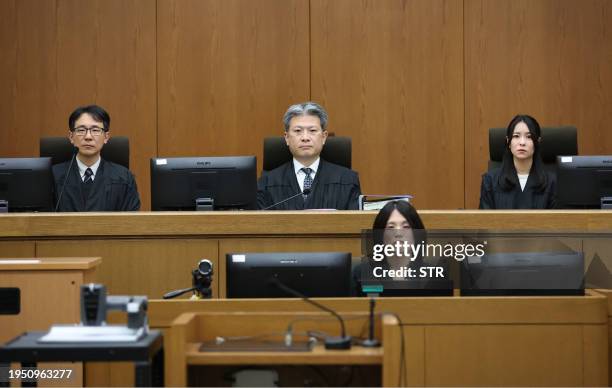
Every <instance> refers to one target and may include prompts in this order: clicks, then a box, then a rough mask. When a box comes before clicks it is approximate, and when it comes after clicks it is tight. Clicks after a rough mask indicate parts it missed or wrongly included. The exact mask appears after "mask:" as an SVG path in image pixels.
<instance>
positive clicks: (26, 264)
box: [0, 257, 102, 271]
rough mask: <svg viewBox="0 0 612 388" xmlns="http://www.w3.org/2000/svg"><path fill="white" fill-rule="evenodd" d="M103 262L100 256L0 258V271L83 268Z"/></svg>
mask: <svg viewBox="0 0 612 388" xmlns="http://www.w3.org/2000/svg"><path fill="white" fill-rule="evenodd" d="M101 262H102V258H100V257H40V258H31V259H24V258H19V259H8V258H1V259H0V271H25V270H72V269H77V270H82V269H91V268H94V267H96V266H98V265H99V264H100V263H101Z"/></svg>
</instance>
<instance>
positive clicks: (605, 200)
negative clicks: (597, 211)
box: [600, 197, 612, 209]
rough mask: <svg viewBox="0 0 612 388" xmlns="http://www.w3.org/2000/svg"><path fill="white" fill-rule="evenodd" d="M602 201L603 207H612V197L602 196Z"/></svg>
mask: <svg viewBox="0 0 612 388" xmlns="http://www.w3.org/2000/svg"><path fill="white" fill-rule="evenodd" d="M600 201H601V202H600V203H601V208H602V209H612V197H601V199H600Z"/></svg>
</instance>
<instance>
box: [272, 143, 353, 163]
mask: <svg viewBox="0 0 612 388" xmlns="http://www.w3.org/2000/svg"><path fill="white" fill-rule="evenodd" d="M321 158H322V159H325V160H326V161H328V162H330V163H335V164H339V165H340V166H344V167H346V168H349V169H350V168H351V138H350V137H343V136H329V137H328V138H327V140H326V141H325V145H324V146H323V150H321ZM291 159H292V156H291V152H289V147H287V143H286V142H285V138H284V137H282V136H275V137H266V138H265V139H264V149H263V170H264V171H270V170H273V169H275V168H276V167H280V166H281V165H283V164H284V163H287V162H288V161H290V160H291Z"/></svg>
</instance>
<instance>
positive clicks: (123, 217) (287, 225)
mask: <svg viewBox="0 0 612 388" xmlns="http://www.w3.org/2000/svg"><path fill="white" fill-rule="evenodd" d="M419 214H420V215H421V217H422V219H423V222H424V224H425V225H426V226H427V228H428V229H489V230H521V229H529V230H568V229H569V230H575V231H580V232H587V231H612V211H610V210H546V211H544V210H542V211H540V210H530V211H516V210H513V211H508V210H497V211H491V210H488V211H487V210H420V211H419ZM375 215H376V212H371V211H368V212H364V211H266V212H264V211H238V212H237V211H234V212H121V213H22V214H6V215H2V216H0V236H2V238H13V239H14V238H23V237H26V238H28V237H50V238H52V237H56V238H57V237H63V238H68V239H75V238H76V237H78V236H86V237H89V238H101V237H112V236H115V237H130V236H138V237H146V236H151V237H155V236H164V235H168V236H177V237H178V236H194V235H208V236H271V237H272V236H300V235H302V236H306V235H308V236H317V235H319V236H320V235H325V236H334V235H352V236H357V235H359V233H360V231H361V230H363V229H368V228H371V227H372V222H373V220H374V217H375Z"/></svg>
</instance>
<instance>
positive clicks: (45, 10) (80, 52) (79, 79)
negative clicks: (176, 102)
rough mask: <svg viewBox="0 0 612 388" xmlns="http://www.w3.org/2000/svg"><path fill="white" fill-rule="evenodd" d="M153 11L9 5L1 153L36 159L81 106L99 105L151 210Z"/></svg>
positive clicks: (51, 3)
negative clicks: (44, 139) (125, 142)
mask: <svg viewBox="0 0 612 388" xmlns="http://www.w3.org/2000/svg"><path fill="white" fill-rule="evenodd" d="M155 11H156V10H155V3H154V2H151V1H147V0H127V1H123V0H110V1H106V0H93V1H87V2H82V1H80V0H44V1H39V0H26V1H10V0H9V1H6V2H4V1H3V2H2V4H0V15H1V16H0V18H1V20H0V24H2V25H3V27H1V28H2V29H3V31H2V34H0V53H1V54H0V58H2V59H0V117H2V121H1V122H0V133H2V137H3V140H2V141H1V142H0V155H2V156H38V142H39V138H40V137H41V136H65V135H67V134H68V116H69V115H70V113H71V112H72V111H73V110H74V109H75V108H76V107H77V106H80V105H87V104H93V103H95V104H99V105H101V106H103V107H104V108H105V109H106V110H107V111H108V112H109V114H110V115H111V136H112V135H122V136H128V137H129V139H130V143H131V147H130V148H131V152H130V154H131V156H130V167H131V170H132V171H133V172H134V174H135V175H136V178H137V184H138V186H139V188H140V194H141V198H142V200H143V208H150V205H149V202H150V200H149V189H148V188H149V186H150V184H149V163H148V158H150V157H152V156H154V155H155V153H156V151H157V140H156V132H157V127H156V124H157V123H156V110H157V106H156V99H157V96H156V78H155V69H156V67H155V60H156V57H155V51H156V42H155ZM143 189H145V190H143Z"/></svg>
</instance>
